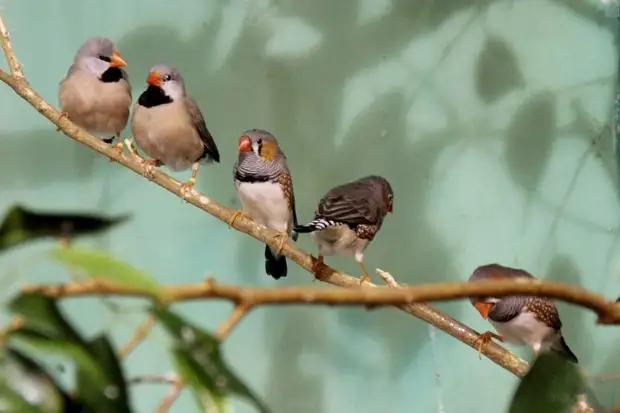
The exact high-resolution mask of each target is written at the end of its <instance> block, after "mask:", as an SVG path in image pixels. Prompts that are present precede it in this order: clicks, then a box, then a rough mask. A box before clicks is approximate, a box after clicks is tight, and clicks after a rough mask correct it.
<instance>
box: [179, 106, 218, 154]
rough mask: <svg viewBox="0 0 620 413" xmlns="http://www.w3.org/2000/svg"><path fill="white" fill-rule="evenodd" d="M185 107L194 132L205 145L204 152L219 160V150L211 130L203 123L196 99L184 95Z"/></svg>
mask: <svg viewBox="0 0 620 413" xmlns="http://www.w3.org/2000/svg"><path fill="white" fill-rule="evenodd" d="M185 107H186V108H187V112H188V113H189V117H190V119H191V122H192V124H193V125H194V128H195V129H196V132H198V135H199V136H200V139H201V140H202V142H203V143H204V145H205V148H206V152H207V153H208V154H209V155H211V157H212V158H213V159H214V160H215V162H219V161H220V152H219V150H218V149H217V145H216V144H215V141H214V140H213V136H211V132H209V129H207V124H206V123H205V119H204V117H203V116H202V112H201V111H200V108H199V107H198V104H197V103H196V101H195V100H194V99H193V98H192V97H190V96H186V97H185Z"/></svg>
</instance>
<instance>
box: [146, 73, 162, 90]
mask: <svg viewBox="0 0 620 413" xmlns="http://www.w3.org/2000/svg"><path fill="white" fill-rule="evenodd" d="M146 83H148V84H149V85H151V86H157V87H161V74H160V73H159V72H149V75H148V77H147V78H146Z"/></svg>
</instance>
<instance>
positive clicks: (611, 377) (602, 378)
mask: <svg viewBox="0 0 620 413" xmlns="http://www.w3.org/2000/svg"><path fill="white" fill-rule="evenodd" d="M591 379H592V380H593V381H596V382H599V383H605V382H608V381H616V380H620V372H615V373H606V374H599V375H598V376H592V378H591Z"/></svg>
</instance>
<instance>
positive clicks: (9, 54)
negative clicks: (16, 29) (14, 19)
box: [0, 16, 24, 78]
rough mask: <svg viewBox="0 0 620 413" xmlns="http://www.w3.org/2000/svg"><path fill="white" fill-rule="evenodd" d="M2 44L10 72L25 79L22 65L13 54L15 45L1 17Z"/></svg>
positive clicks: (0, 40) (0, 33) (0, 37)
mask: <svg viewBox="0 0 620 413" xmlns="http://www.w3.org/2000/svg"><path fill="white" fill-rule="evenodd" d="M0 42H1V43H2V50H3V51H4V56H5V57H6V60H7V63H8V64H9V71H10V73H11V75H12V76H14V77H16V78H23V77H24V73H23V72H22V68H21V64H20V63H19V60H17V57H16V56H15V53H14V52H13V45H12V44H11V39H10V37H9V31H8V30H7V29H6V25H5V24H4V20H3V19H2V16H0Z"/></svg>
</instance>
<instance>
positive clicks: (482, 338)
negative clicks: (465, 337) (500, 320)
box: [475, 331, 504, 359]
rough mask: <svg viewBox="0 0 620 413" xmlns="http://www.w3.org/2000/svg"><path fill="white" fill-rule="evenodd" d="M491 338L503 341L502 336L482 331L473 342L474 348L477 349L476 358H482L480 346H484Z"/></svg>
mask: <svg viewBox="0 0 620 413" xmlns="http://www.w3.org/2000/svg"><path fill="white" fill-rule="evenodd" d="M493 338H494V339H496V340H499V341H501V342H503V341H504V337H502V336H500V335H497V334H495V333H491V332H490V331H487V332H486V333H482V334H480V335H479V336H478V338H477V339H476V342H475V345H476V348H477V350H478V358H480V359H482V347H483V346H486V345H487V344H488V343H489V342H490V341H491V339H493Z"/></svg>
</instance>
